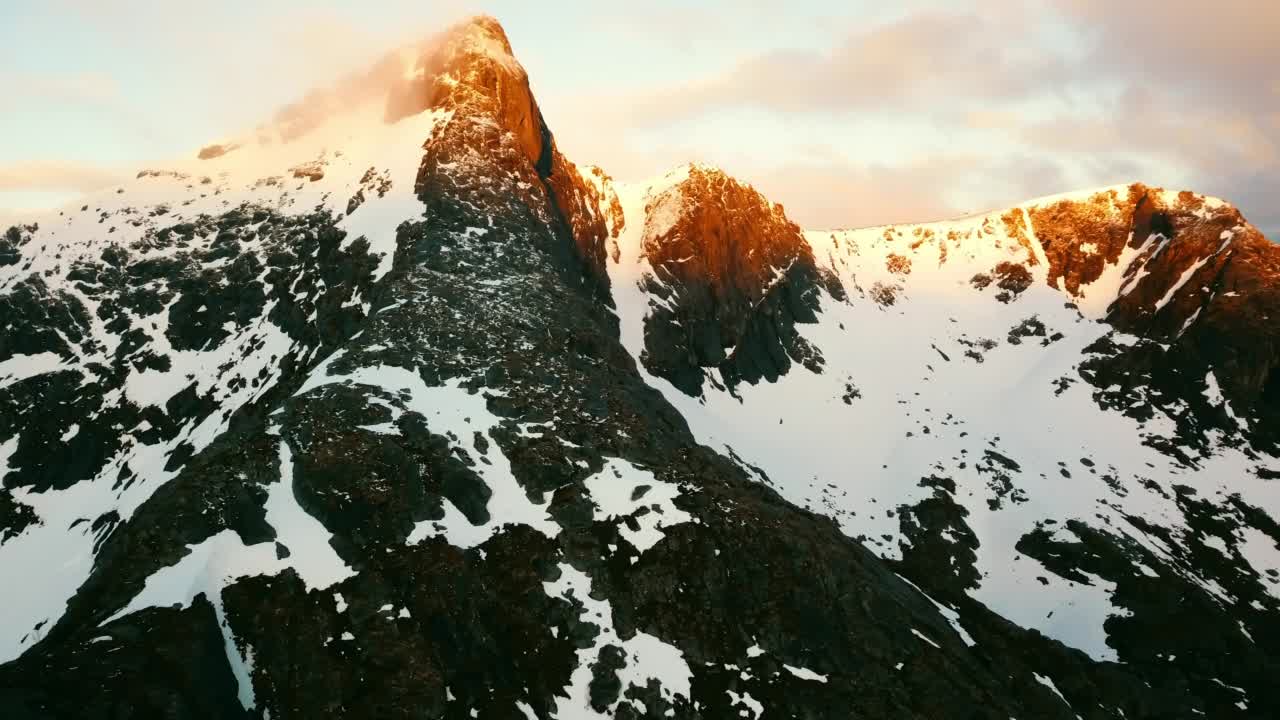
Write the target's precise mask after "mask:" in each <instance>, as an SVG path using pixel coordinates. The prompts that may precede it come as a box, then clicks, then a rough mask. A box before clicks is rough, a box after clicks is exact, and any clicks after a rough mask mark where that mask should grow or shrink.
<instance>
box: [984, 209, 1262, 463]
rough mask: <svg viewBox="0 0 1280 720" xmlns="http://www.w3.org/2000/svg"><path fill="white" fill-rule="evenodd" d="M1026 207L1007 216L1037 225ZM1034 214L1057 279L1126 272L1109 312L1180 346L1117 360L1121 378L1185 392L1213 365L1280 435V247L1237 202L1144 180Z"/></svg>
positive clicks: (1085, 288) (1233, 394) (1126, 325)
mask: <svg viewBox="0 0 1280 720" xmlns="http://www.w3.org/2000/svg"><path fill="white" fill-rule="evenodd" d="M1019 215H1020V212H1019V211H1012V212H1011V213H1009V214H1008V215H1007V216H1006V217H1005V221H1006V225H1007V226H1008V227H1009V228H1010V232H1011V234H1012V233H1013V232H1014V230H1015V229H1016V230H1017V231H1018V232H1020V233H1025V232H1026V230H1027V229H1026V227H1025V226H1024V225H1023V224H1022V223H1021V221H1020V218H1019V217H1018V216H1019ZM1028 215H1029V217H1030V219H1031V228H1032V230H1033V231H1034V234H1035V237H1036V238H1037V239H1038V240H1039V241H1040V244H1041V246H1042V248H1043V252H1044V257H1045V258H1046V259H1047V261H1048V265H1049V268H1048V270H1049V272H1048V282H1049V284H1050V285H1052V286H1054V287H1057V288H1061V289H1062V290H1064V291H1065V292H1066V293H1068V294H1070V295H1072V296H1076V295H1079V294H1081V293H1083V294H1085V295H1087V294H1089V293H1090V292H1091V290H1092V289H1093V288H1091V287H1090V286H1091V285H1094V284H1095V283H1099V279H1100V278H1101V277H1102V276H1103V274H1104V273H1106V272H1108V271H1109V268H1110V270H1111V271H1113V272H1116V271H1118V272H1120V273H1122V277H1121V279H1120V282H1119V285H1118V287H1117V288H1116V289H1115V290H1112V291H1111V292H1114V297H1113V298H1109V303H1110V304H1109V305H1108V306H1107V308H1106V315H1105V317H1106V320H1107V322H1109V323H1110V324H1112V325H1114V326H1115V327H1116V328H1117V329H1119V330H1122V331H1125V332H1128V333H1132V334H1134V335H1138V336H1140V337H1145V338H1150V339H1153V340H1157V341H1159V342H1161V343H1164V344H1165V345H1167V346H1168V349H1167V350H1166V351H1165V352H1164V353H1162V354H1161V355H1160V356H1159V357H1152V356H1146V355H1143V356H1138V355H1133V356H1129V357H1122V358H1117V359H1116V360H1115V361H1114V363H1116V364H1117V365H1116V367H1115V368H1114V372H1115V377H1117V378H1121V377H1123V375H1124V374H1125V373H1130V374H1133V375H1139V374H1140V375H1149V376H1151V377H1152V378H1153V380H1154V381H1155V382H1156V383H1158V384H1161V385H1162V386H1164V387H1165V389H1166V390H1167V391H1168V392H1170V393H1172V394H1175V395H1176V394H1178V393H1179V392H1180V389H1179V388H1180V385H1181V384H1185V381H1184V380H1182V379H1181V376H1188V377H1190V376H1191V375H1197V377H1203V374H1204V372H1205V370H1204V368H1210V367H1211V368H1213V369H1214V372H1215V373H1216V375H1217V376H1218V378H1219V380H1220V382H1221V383H1222V386H1223V392H1224V394H1225V395H1226V396H1227V397H1228V398H1229V399H1230V400H1231V401H1232V403H1233V405H1234V406H1235V407H1238V408H1241V409H1242V410H1243V409H1248V410H1249V411H1251V412H1256V413H1258V414H1259V417H1260V419H1261V420H1262V422H1261V423H1259V427H1260V428H1271V430H1264V431H1263V435H1265V436H1266V437H1264V438H1263V441H1264V442H1274V441H1275V440H1276V439H1277V437H1280V431H1277V427H1280V329H1278V328H1280V323H1277V321H1280V247H1277V246H1276V245H1275V244H1274V243H1272V242H1270V241H1268V240H1267V239H1266V238H1265V237H1263V235H1262V234H1261V233H1260V232H1258V230H1257V229H1256V228H1254V227H1253V226H1252V225H1250V224H1249V223H1248V222H1246V221H1245V219H1244V218H1243V217H1241V215H1240V212H1239V211H1238V210H1236V208H1234V207H1232V206H1230V205H1227V204H1225V203H1222V202H1220V201H1213V200H1207V199H1206V198H1203V197H1201V196H1198V195H1195V194H1193V193H1189V192H1181V193H1176V194H1175V193H1169V192H1165V191H1161V190H1158V189H1153V188H1148V187H1146V186H1144V185H1141V184H1134V185H1132V186H1130V187H1129V188H1128V193H1127V194H1125V193H1122V192H1117V191H1114V190H1112V191H1108V192H1105V193H1098V194H1095V195H1094V196H1092V197H1091V198H1089V199H1088V200H1085V201H1062V202H1058V203H1053V204H1050V205H1045V206H1040V207H1033V208H1031V209H1029V210H1028ZM1032 264H1035V263H1032Z"/></svg>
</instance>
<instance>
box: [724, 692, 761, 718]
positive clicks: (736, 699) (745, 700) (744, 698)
mask: <svg viewBox="0 0 1280 720" xmlns="http://www.w3.org/2000/svg"><path fill="white" fill-rule="evenodd" d="M725 692H726V693H728V694H729V702H730V703H731V704H733V705H737V704H738V703H742V704H743V705H746V706H747V711H749V712H750V715H746V714H745V713H744V714H743V716H744V717H750V718H753V719H754V718H759V717H760V716H761V715H764V705H761V704H760V701H758V700H756V699H755V698H753V697H751V693H749V692H747V691H745V690H744V691H742V693H741V694H738V693H736V692H734V691H732V690H725Z"/></svg>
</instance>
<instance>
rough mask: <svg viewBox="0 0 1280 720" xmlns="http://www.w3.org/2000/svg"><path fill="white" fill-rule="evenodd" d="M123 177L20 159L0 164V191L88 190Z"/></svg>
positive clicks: (60, 163)
mask: <svg viewBox="0 0 1280 720" xmlns="http://www.w3.org/2000/svg"><path fill="white" fill-rule="evenodd" d="M126 177H127V175H126V174H125V173H123V172H120V171H118V170H113V169H108V168H101V167H93V166H88V165H77V164H75V163H70V162H64V161H34V162H23V163H15V164H11V165H4V166H0V192H23V193H30V192H89V191H91V190H98V189H101V188H104V187H110V186H111V185H115V184H117V183H119V182H121V181H123V180H124V179H125V178H126Z"/></svg>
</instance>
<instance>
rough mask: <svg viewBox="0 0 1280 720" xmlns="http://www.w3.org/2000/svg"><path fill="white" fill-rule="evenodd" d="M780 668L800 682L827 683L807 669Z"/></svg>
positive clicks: (825, 677)
mask: <svg viewBox="0 0 1280 720" xmlns="http://www.w3.org/2000/svg"><path fill="white" fill-rule="evenodd" d="M931 642H932V641H931ZM934 647H937V646H936V645H935V646H934ZM782 667H784V668H786V669H787V672H789V673H791V674H792V675H795V676H796V677H798V678H800V679H801V680H812V681H813V682H820V683H825V682H826V681H827V676H826V675H823V674H821V673H816V672H814V671H812V670H810V669H809V668H802V667H795V666H793V665H787V664H786V663H783V664H782Z"/></svg>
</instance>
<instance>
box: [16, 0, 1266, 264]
mask: <svg viewBox="0 0 1280 720" xmlns="http://www.w3.org/2000/svg"><path fill="white" fill-rule="evenodd" d="M478 12H485V13H489V14H491V15H493V16H494V17H496V18H498V20H499V21H500V22H502V24H503V26H504V27H505V29H506V31H507V34H508V36H509V37H510V39H511V43H512V46H513V47H514V49H515V53H516V56H517V58H518V59H519V60H520V61H521V62H522V64H523V65H524V66H525V68H526V69H527V70H528V72H529V75H530V79H531V83H532V85H533V88H534V93H535V95H536V96H537V98H538V101H539V104H540V105H541V107H542V111H543V114H544V116H545V117H546V120H547V123H548V124H549V125H550V126H551V129H552V131H553V132H554V133H555V136H556V141H557V143H558V144H559V146H560V148H561V149H562V150H563V151H564V152H565V154H566V155H568V157H569V158H570V159H571V160H573V161H575V162H577V163H579V164H595V165H599V166H601V167H602V168H604V169H605V170H606V171H607V172H609V173H610V174H611V175H613V176H614V177H615V178H617V179H620V180H624V181H626V180H642V179H644V178H647V177H652V176H656V175H660V174H662V173H664V172H665V171H666V170H668V169H669V168H671V167H673V166H675V165H678V164H681V163H684V162H689V161H700V162H706V163H711V164H715V165H719V166H721V167H723V168H724V169H726V170H727V171H729V172H730V173H732V174H734V175H735V176H737V177H739V178H740V179H742V180H744V181H747V182H750V183H752V184H754V185H755V186H756V187H757V188H759V189H760V190H761V191H762V192H764V193H765V194H766V195H767V196H769V197H770V199H772V200H775V201H778V202H781V203H783V205H784V206H785V207H786V209H787V214H788V215H789V216H790V217H791V218H792V219H793V220H796V221H797V222H799V223H800V224H801V225H803V226H805V227H810V228H822V227H854V226H862V225H872V224H880V223H890V222H912V221H923V220H930V219H938V218H943V217H950V216H954V215H958V214H963V213H969V212H975V211H980V210H987V209H992V208H998V207H1002V206H1007V205H1010V204H1013V203H1016V202H1019V201H1022V200H1026V199H1029V198H1033V197H1036V196H1040V195H1048V194H1053V193H1058V192H1063V191H1067V190H1075V189H1081V188H1088V187H1096V186H1104V185H1112V184H1117V183H1128V182H1133V181H1141V182H1146V183H1148V184H1152V185H1161V186H1165V187H1171V188H1177V189H1191V190H1195V191H1197V192H1201V193H1205V194H1210V195H1215V196H1218V197H1222V198H1224V199H1227V200H1229V201H1231V202H1233V203H1235V204H1236V205H1237V206H1239V207H1240V208H1241V210H1242V212H1243V213H1244V214H1245V216H1246V217H1247V218H1248V219H1249V220H1251V221H1252V222H1253V223H1254V224H1255V225H1257V226H1258V227H1259V228H1260V229H1261V230H1262V231H1263V232H1264V233H1266V234H1267V235H1268V237H1270V238H1272V239H1273V240H1280V71H1277V70H1276V68H1280V3H1276V2H1265V1H1264V0H1215V1H1214V2H1212V3H1205V2H1203V0H1194V1H1193V0H1130V1H1129V2H1124V3H1118V2H1115V1H1114V0H947V1H945V2H944V1H940V0H904V1H901V2H896V3H884V2H880V1H875V2H872V1H867V0H809V1H803V0H789V1H787V2H781V1H775V0H760V1H754V0H736V1H734V0H705V1H703V2H696V1H691V0H686V1H684V2H676V1H673V0H648V1H647V2H645V3H631V2H628V3H622V2H603V1H601V0H594V1H588V0H559V1H558V2H555V3H529V2H527V0H519V1H515V0H512V1H505V0H493V1H491V2H483V3H482V2H470V1H467V0H384V1H383V2H378V3H366V2H339V1H338V0H307V1H302V0H270V1H266V0H255V1H252V2H250V1H246V0H223V2H219V3H198V4H197V3H191V2H185V1H183V2H178V1H169V2H161V1H159V0H115V1H114V2H98V1H96V0H0V137H3V138H4V139H5V141H4V142H2V143H0V212H2V213H3V214H5V215H6V216H7V215H12V214H15V213H18V212H20V211H23V210H30V209H37V208H42V207H50V206H53V205H57V204H61V203H63V202H68V201H71V200H73V199H74V197H75V196H76V195H78V194H79V193H81V192H85V191H89V190H93V189H95V188H100V187H107V186H110V185H112V184H114V183H116V182H117V181H119V180H120V179H122V178H126V177H132V176H133V175H134V174H136V172H137V170H138V169H139V168H142V167H146V166H148V165H153V164H155V163H156V162H159V161H162V160H163V159H165V158H174V157H187V156H190V155H191V154H194V153H195V152H196V150H197V149H198V148H200V147H201V146H203V145H206V144H208V143H210V142H213V141H216V140H218V139H220V138H224V137H227V136H231V135H235V134H237V133H239V132H241V131H243V130H245V129H247V128H250V127H252V126H254V125H257V124H258V123H260V122H262V121H264V120H266V119H268V118H269V117H270V116H271V115H272V114H273V113H274V112H275V111H276V110H277V109H278V108H279V107H281V106H283V105H285V104H287V103H288V102H290V101H293V100H296V99H298V98H300V97H301V96H303V95H304V94H305V93H306V91H307V90H308V89H310V88H313V87H319V86H324V85H328V84H330V83H331V82H333V81H334V80H336V79H337V78H339V77H340V76H342V75H344V74H345V73H347V72H350V71H354V70H359V69H362V68H364V67H367V66H369V65H371V64H372V62H373V61H374V60H376V59H377V58H378V57H380V56H381V55H383V54H385V53H386V52H387V51H389V50H391V49H393V48H395V47H398V46H400V45H403V44H407V43H409V42H412V41H415V40H419V39H421V38H424V37H426V36H429V35H430V34H432V33H434V32H436V31H439V30H441V29H444V28H445V27H447V26H448V25H449V24H451V23H453V22H455V21H457V20H459V19H462V18H464V17H466V16H468V15H472V14H475V13H478Z"/></svg>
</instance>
